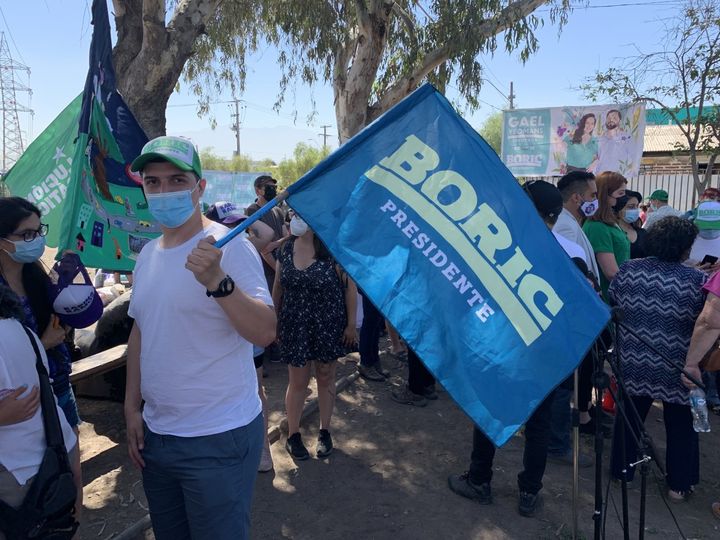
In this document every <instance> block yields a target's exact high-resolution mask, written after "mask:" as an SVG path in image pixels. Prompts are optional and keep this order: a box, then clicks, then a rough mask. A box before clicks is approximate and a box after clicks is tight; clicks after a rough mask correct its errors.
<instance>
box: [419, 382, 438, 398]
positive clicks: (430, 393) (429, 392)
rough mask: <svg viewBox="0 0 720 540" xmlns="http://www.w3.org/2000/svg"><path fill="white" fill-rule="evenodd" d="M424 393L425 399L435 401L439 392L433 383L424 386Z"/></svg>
mask: <svg viewBox="0 0 720 540" xmlns="http://www.w3.org/2000/svg"><path fill="white" fill-rule="evenodd" d="M422 395H423V397H424V398H425V399H429V400H431V401H434V400H436V399H437V398H438V395H437V392H436V391H435V385H434V384H431V385H429V386H426V387H425V388H423V391H422Z"/></svg>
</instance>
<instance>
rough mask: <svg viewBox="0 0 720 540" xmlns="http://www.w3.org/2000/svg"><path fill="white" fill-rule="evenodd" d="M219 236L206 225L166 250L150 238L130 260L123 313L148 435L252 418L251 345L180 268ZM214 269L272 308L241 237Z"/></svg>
mask: <svg viewBox="0 0 720 540" xmlns="http://www.w3.org/2000/svg"><path fill="white" fill-rule="evenodd" d="M227 231H228V229H227V227H224V226H223V225H220V224H217V223H213V224H211V225H209V226H208V227H207V228H206V229H205V230H204V231H201V232H200V233H198V234H197V235H196V236H194V237H193V238H191V239H190V240H188V241H187V242H185V243H184V244H182V245H180V246H177V247H174V248H169V249H165V248H162V247H160V244H159V239H155V240H153V241H151V242H149V243H148V244H147V245H146V246H145V247H144V248H143V250H142V251H141V252H140V255H139V256H138V260H137V264H136V266H135V271H134V274H133V278H134V279H133V292H132V297H131V300H130V308H129V311H128V313H129V315H130V316H131V317H133V318H134V319H135V323H136V324H137V325H138V328H139V329H140V336H141V337H140V340H141V348H140V391H141V394H142V397H143V399H144V400H145V408H144V410H143V418H144V419H145V422H146V423H147V426H148V428H149V429H150V430H151V431H153V432H154V433H158V434H161V435H176V436H180V437H199V436H203V435H214V434H217V433H222V432H225V431H229V430H231V429H235V428H238V427H241V426H245V425H247V424H249V423H250V422H251V421H252V420H254V419H255V417H256V416H257V415H258V414H260V411H261V405H260V398H259V397H258V387H257V384H258V383H257V376H256V373H255V365H254V364H253V346H252V344H251V343H250V342H248V341H247V340H245V339H244V338H242V337H241V336H240V335H239V334H238V333H237V331H236V330H235V328H234V327H233V326H232V324H231V323H230V320H229V319H228V318H227V316H226V315H225V312H224V311H223V310H222V308H221V307H220V306H219V304H218V303H217V301H216V300H215V299H214V298H209V297H208V296H207V295H206V294H205V287H203V286H202V285H201V284H200V283H198V282H197V280H196V279H195V276H194V275H193V273H192V272H190V270H188V269H186V268H185V263H186V260H187V257H188V255H189V254H190V252H191V251H192V250H193V248H195V247H196V246H197V244H198V242H199V241H200V239H201V238H204V237H206V236H209V235H213V236H214V237H215V238H221V237H222V236H224V235H225V234H226V233H227ZM221 265H222V268H223V270H224V271H225V272H226V273H227V274H228V275H229V276H230V277H232V278H233V280H234V281H235V287H236V288H238V289H239V290H241V291H243V292H244V293H245V294H247V295H248V296H250V297H251V298H257V299H260V300H262V301H263V302H264V303H265V304H267V305H272V299H271V298H270V294H269V293H268V290H267V284H266V281H265V275H264V274H263V270H262V266H261V263H260V257H259V256H258V254H257V251H256V250H255V248H254V247H253V246H252V244H250V242H249V241H248V240H247V239H246V238H244V237H237V238H235V239H233V240H232V241H231V242H229V243H228V244H227V245H226V246H225V247H223V256H222V262H221Z"/></svg>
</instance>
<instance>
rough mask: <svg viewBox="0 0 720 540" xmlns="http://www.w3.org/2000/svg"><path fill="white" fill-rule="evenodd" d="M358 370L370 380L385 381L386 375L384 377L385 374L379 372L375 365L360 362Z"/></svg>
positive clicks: (364, 377)
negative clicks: (364, 364) (365, 364)
mask: <svg viewBox="0 0 720 540" xmlns="http://www.w3.org/2000/svg"><path fill="white" fill-rule="evenodd" d="M357 370H358V373H359V374H360V376H361V377H362V378H363V379H366V380H368V381H377V382H384V381H385V377H383V375H382V374H381V373H379V372H378V370H377V369H376V368H375V366H363V365H362V364H358V365H357Z"/></svg>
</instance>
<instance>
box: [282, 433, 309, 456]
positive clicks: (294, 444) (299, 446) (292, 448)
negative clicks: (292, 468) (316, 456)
mask: <svg viewBox="0 0 720 540" xmlns="http://www.w3.org/2000/svg"><path fill="white" fill-rule="evenodd" d="M285 450H287V451H288V454H290V455H291V456H292V458H293V459H296V460H297V461H305V460H306V459H307V458H309V457H310V452H308V450H307V448H305V445H304V444H303V442H302V437H301V436H300V432H298V433H293V434H292V435H290V436H289V437H288V440H287V442H285Z"/></svg>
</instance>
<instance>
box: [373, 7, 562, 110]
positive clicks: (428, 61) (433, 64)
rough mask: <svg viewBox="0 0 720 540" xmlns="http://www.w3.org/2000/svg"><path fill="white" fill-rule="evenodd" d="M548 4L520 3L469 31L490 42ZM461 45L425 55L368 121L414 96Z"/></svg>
mask: <svg viewBox="0 0 720 540" xmlns="http://www.w3.org/2000/svg"><path fill="white" fill-rule="evenodd" d="M548 1H549V0H518V1H516V2H513V3H512V4H510V5H509V6H507V7H506V8H505V9H503V10H502V11H501V12H500V13H498V15H497V16H495V17H493V18H492V19H488V20H486V21H485V22H484V23H482V24H480V25H479V26H477V27H476V28H474V29H469V31H470V32H471V33H472V34H473V35H474V36H476V38H475V39H476V40H477V41H481V40H483V39H489V38H491V37H492V36H495V35H497V34H499V33H501V32H504V31H505V30H507V29H509V28H511V27H512V26H513V25H514V24H516V23H517V22H518V21H520V20H521V19H523V18H525V17H527V16H528V15H530V14H531V13H532V12H533V11H535V10H536V9H537V8H538V7H540V6H542V5H543V4H547V3H548ZM462 46H463V44H462V43H453V44H446V45H444V46H442V47H438V48H437V49H435V50H433V51H431V52H429V53H427V54H425V56H424V58H423V61H422V62H421V63H420V65H419V66H418V67H417V68H416V69H415V70H414V71H413V72H412V73H410V74H409V75H407V76H406V77H404V78H402V79H400V80H399V81H397V82H396V83H395V84H393V85H391V86H390V87H388V89H387V90H386V91H385V92H383V94H382V96H381V97H380V98H379V99H378V100H377V101H376V102H375V103H373V104H372V105H370V107H369V114H368V121H370V120H374V119H375V118H377V117H378V116H380V115H381V114H382V113H384V112H385V111H386V110H388V109H389V108H390V107H392V106H393V105H395V104H396V103H398V102H399V101H400V100H401V99H402V98H404V97H405V96H407V95H408V94H409V93H410V92H412V91H413V90H414V89H415V88H416V87H417V86H418V85H419V84H420V82H421V81H422V80H423V79H425V77H427V76H428V74H429V73H431V72H432V71H433V70H434V69H435V68H437V67H438V66H439V65H440V64H442V63H443V62H446V61H447V60H449V59H450V58H451V56H452V55H453V54H454V53H455V52H456V49H457V48H458V47H462Z"/></svg>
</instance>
